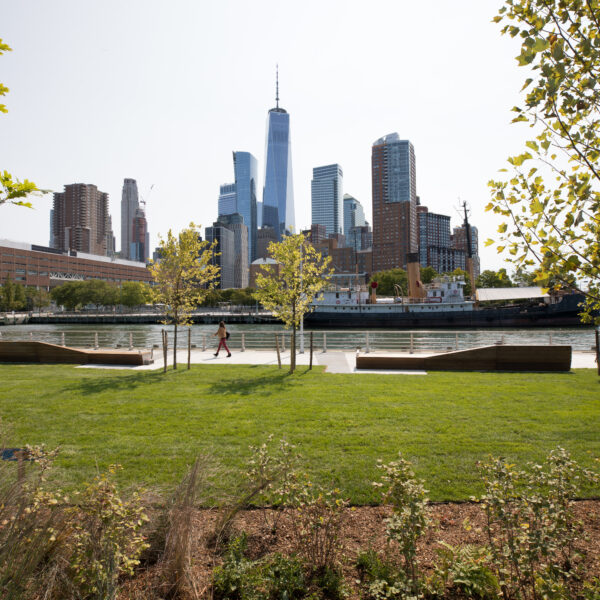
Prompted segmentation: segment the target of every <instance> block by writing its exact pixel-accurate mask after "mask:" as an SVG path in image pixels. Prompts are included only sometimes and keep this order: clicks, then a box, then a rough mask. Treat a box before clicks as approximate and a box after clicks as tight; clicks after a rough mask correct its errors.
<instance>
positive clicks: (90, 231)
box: [52, 183, 112, 256]
mask: <svg viewBox="0 0 600 600" xmlns="http://www.w3.org/2000/svg"><path fill="white" fill-rule="evenodd" d="M52 237H53V242H54V248H57V249H59V250H76V251H79V252H86V253H88V254H98V255H100V256H107V255H108V254H109V251H110V245H111V240H112V231H111V224H110V216H109V214H108V194H106V193H104V192H101V191H99V190H98V188H97V187H96V186H95V185H89V184H85V183H73V184H71V185H65V190H64V192H56V193H55V194H54V203H53V207H52Z"/></svg>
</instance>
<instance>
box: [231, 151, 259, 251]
mask: <svg viewBox="0 0 600 600" xmlns="http://www.w3.org/2000/svg"><path fill="white" fill-rule="evenodd" d="M233 170H234V172H235V189H236V211H235V212H237V213H239V214H240V215H242V217H244V224H245V225H246V227H247V228H248V261H249V262H252V261H253V260H254V259H255V258H256V228H257V217H256V188H257V182H258V162H257V161H256V158H254V156H252V154H250V152H234V153H233Z"/></svg>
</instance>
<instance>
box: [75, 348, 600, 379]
mask: <svg viewBox="0 0 600 600" xmlns="http://www.w3.org/2000/svg"><path fill="white" fill-rule="evenodd" d="M393 354H394V355H399V354H402V353H398V352H394V353H393ZM407 355H408V354H407ZM411 356H414V355H411ZM309 361H310V353H309V352H305V353H304V354H297V355H296V365H297V366H298V367H308V365H309ZM281 362H282V369H284V368H286V367H287V366H289V364H290V353H289V351H285V352H282V353H281ZM191 363H192V364H194V365H217V366H224V367H233V366H235V365H271V366H277V364H278V363H277V352H275V351H272V350H246V351H245V352H236V351H235V350H233V352H232V355H231V358H227V353H226V352H222V353H220V354H219V356H217V357H216V356H214V354H213V351H212V350H206V351H202V350H198V349H193V350H192V352H191ZM167 364H168V365H169V366H172V364H173V351H172V350H170V351H169V356H168V360H167ZM355 365H356V352H355V351H353V352H343V351H329V352H315V353H314V354H313V366H323V367H325V370H326V372H327V373H357V374H366V373H378V374H380V375H384V374H391V375H403V374H404V375H406V374H410V375H414V374H417V373H420V374H424V373H425V372H424V371H369V370H364V369H361V370H360V371H357V370H356V368H355ZM163 366H164V363H163V358H162V351H160V350H159V349H156V348H155V349H154V363H153V364H151V365H141V366H122V365H118V366H108V365H82V366H81V367H79V368H86V369H127V370H134V371H148V370H155V369H162V368H163ZM177 368H178V369H185V368H187V351H186V350H180V351H178V352H177ZM571 368H572V369H595V368H596V363H595V356H594V353H593V352H573V358H572V362H571Z"/></svg>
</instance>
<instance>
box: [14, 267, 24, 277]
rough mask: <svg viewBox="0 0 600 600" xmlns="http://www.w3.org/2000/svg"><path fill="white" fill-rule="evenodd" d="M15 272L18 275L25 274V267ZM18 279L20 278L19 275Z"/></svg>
mask: <svg viewBox="0 0 600 600" xmlns="http://www.w3.org/2000/svg"><path fill="white" fill-rule="evenodd" d="M15 273H16V274H17V275H25V269H16V270H15ZM17 279H18V277H17Z"/></svg>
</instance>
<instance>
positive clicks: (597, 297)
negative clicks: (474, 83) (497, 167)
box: [486, 0, 600, 321]
mask: <svg viewBox="0 0 600 600" xmlns="http://www.w3.org/2000/svg"><path fill="white" fill-rule="evenodd" d="M494 21H496V22H498V23H501V24H502V25H503V27H502V33H503V34H507V35H510V36H511V37H518V38H519V39H520V42H521V51H520V53H519V56H518V57H517V61H518V64H519V66H523V67H526V69H527V75H528V76H527V78H526V80H525V83H524V85H523V89H522V91H523V92H524V96H525V97H524V100H523V103H522V104H521V105H520V106H516V107H514V108H513V111H514V112H515V114H516V116H515V118H514V119H513V122H524V123H527V124H529V126H530V127H532V128H533V132H534V134H533V135H534V137H533V139H531V140H529V141H528V142H526V144H525V145H526V148H525V149H524V151H523V152H521V153H520V154H517V155H515V156H512V157H510V158H509V159H508V163H509V168H508V169H504V171H505V172H507V175H506V177H505V178H504V179H502V180H499V181H490V183H489V185H490V187H491V194H492V200H491V202H490V203H489V205H488V206H487V210H491V211H493V212H494V213H496V214H498V215H500V216H502V217H503V218H504V222H503V223H501V225H500V226H499V228H498V233H499V236H498V240H497V241H496V244H497V250H498V252H504V251H506V252H507V253H508V260H510V261H512V262H513V263H514V264H515V265H516V266H517V267H522V268H527V267H532V266H535V271H536V280H537V281H538V282H542V283H543V282H546V281H547V282H550V283H551V284H553V285H554V286H572V287H573V288H574V289H577V290H578V291H580V292H581V293H583V294H585V295H586V298H587V302H586V308H585V312H584V314H583V320H585V321H591V320H592V319H593V314H592V311H593V310H594V309H598V308H600V191H599V184H600V115H599V112H598V109H599V108H600V77H599V76H600V5H599V4H598V2H596V1H590V0H569V2H565V1H564V0H506V2H505V4H504V6H503V7H502V8H500V10H499V14H498V15H497V16H496V17H495V18H494ZM493 243H494V241H493V240H487V242H486V245H490V244H493Z"/></svg>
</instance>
